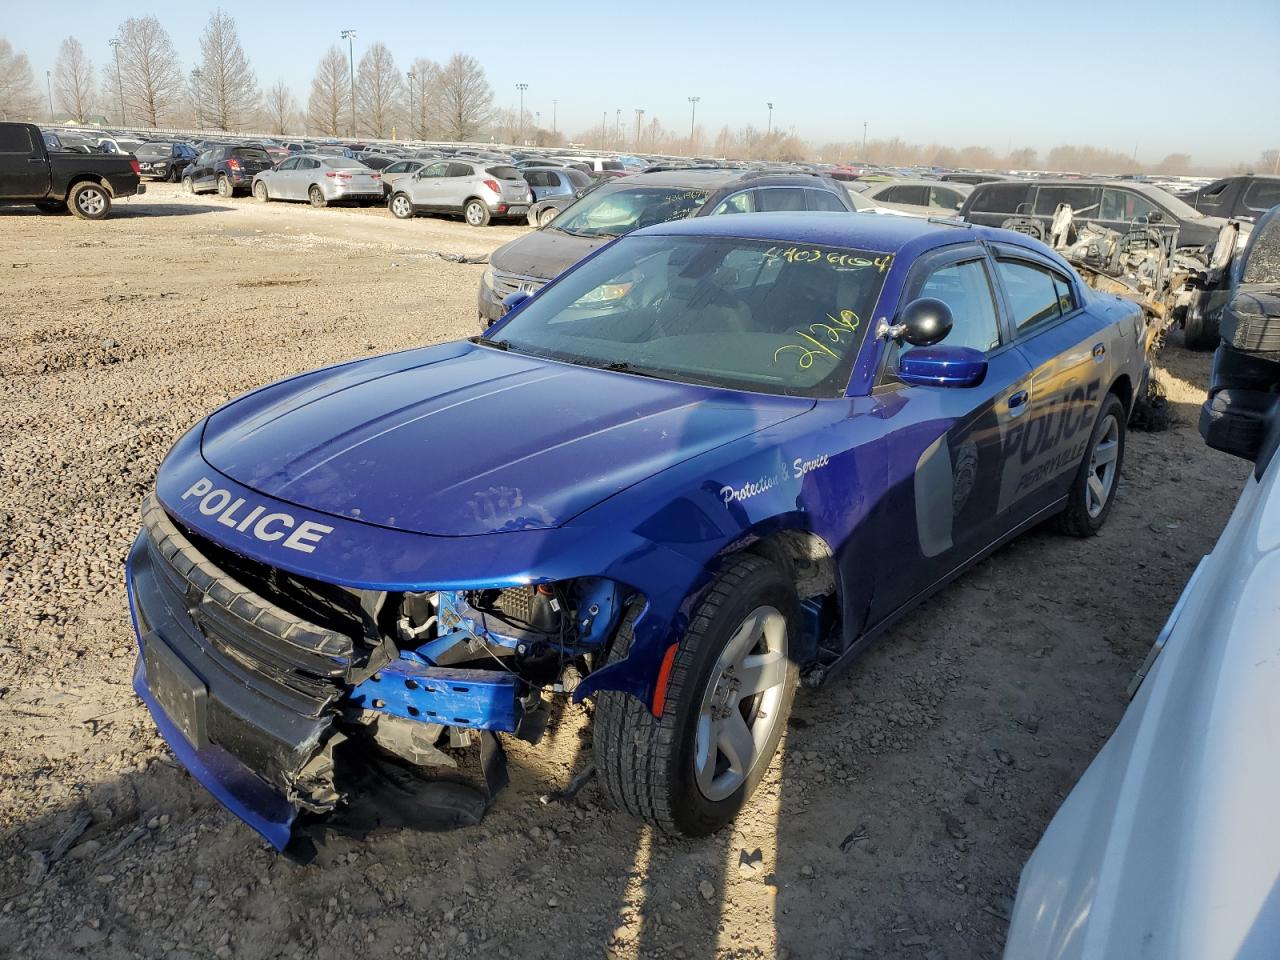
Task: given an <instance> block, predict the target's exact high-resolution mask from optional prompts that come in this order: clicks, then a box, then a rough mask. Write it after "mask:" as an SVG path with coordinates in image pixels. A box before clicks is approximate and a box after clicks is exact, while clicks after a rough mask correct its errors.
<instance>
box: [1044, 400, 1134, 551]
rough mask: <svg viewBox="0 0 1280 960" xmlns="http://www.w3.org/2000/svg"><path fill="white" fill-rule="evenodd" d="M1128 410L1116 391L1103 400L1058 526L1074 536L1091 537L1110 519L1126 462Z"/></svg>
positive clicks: (1060, 529) (1062, 530)
mask: <svg viewBox="0 0 1280 960" xmlns="http://www.w3.org/2000/svg"><path fill="white" fill-rule="evenodd" d="M1124 439H1125V410H1124V404H1123V403H1121V402H1120V398H1119V397H1117V396H1116V395H1115V394H1114V393H1108V394H1107V396H1106V399H1105V400H1103V401H1102V409H1101V410H1100V411H1099V412H1098V419H1097V422H1096V423H1094V425H1093V433H1092V434H1091V435H1090V436H1089V446H1088V447H1086V448H1085V453H1084V459H1083V460H1082V461H1081V462H1080V469H1079V470H1077V471H1076V478H1075V480H1073V481H1072V483H1071V492H1070V493H1069V494H1067V506H1066V509H1065V510H1063V511H1062V513H1060V514H1058V517H1057V527H1058V530H1059V531H1060V532H1061V533H1066V534H1070V535H1071V536H1073V537H1092V536H1093V535H1094V534H1096V533H1097V532H1098V531H1099V530H1101V529H1102V525H1103V524H1104V523H1106V522H1107V516H1108V515H1109V514H1110V513H1111V507H1112V504H1114V503H1115V500H1116V489H1117V488H1118V487H1119V486H1120V470H1121V467H1122V466H1123V465H1124Z"/></svg>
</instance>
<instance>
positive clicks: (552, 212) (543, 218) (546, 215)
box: [538, 207, 560, 227]
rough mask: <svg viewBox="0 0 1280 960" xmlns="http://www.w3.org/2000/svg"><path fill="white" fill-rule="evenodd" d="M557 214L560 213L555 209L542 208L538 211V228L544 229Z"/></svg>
mask: <svg viewBox="0 0 1280 960" xmlns="http://www.w3.org/2000/svg"><path fill="white" fill-rule="evenodd" d="M559 213H560V211H559V210H557V209H556V208H555V207H543V208H542V209H541V210H539V211H538V226H539V227H545V226H546V225H547V224H548V223H550V222H551V221H552V220H554V219H555V218H556V217H557V216H558V215H559Z"/></svg>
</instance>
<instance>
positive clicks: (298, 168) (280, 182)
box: [253, 156, 382, 207]
mask: <svg viewBox="0 0 1280 960" xmlns="http://www.w3.org/2000/svg"><path fill="white" fill-rule="evenodd" d="M253 195H254V196H255V197H257V198H258V199H259V200H261V201H262V202H263V203H265V202H266V201H268V200H308V201H310V203H311V205H312V206H313V207H323V206H327V205H328V204H330V203H333V202H334V201H336V200H356V201H367V200H381V199H382V176H381V175H380V174H379V173H378V172H377V171H376V170H370V169H369V168H368V167H366V166H365V165H364V164H363V163H361V162H360V161H359V160H352V159H350V158H348V157H314V156H299V157H290V158H289V159H288V160H282V161H281V162H280V163H279V164H278V165H276V166H275V167H273V168H272V169H270V170H263V171H262V172H261V173H259V174H258V175H257V176H255V177H254V178H253Z"/></svg>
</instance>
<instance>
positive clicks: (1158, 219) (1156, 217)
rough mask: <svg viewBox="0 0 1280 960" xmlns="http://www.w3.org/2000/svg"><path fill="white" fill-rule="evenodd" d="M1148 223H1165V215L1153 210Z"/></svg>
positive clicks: (1148, 217)
mask: <svg viewBox="0 0 1280 960" xmlns="http://www.w3.org/2000/svg"><path fill="white" fill-rule="evenodd" d="M1147 223H1164V214H1163V213H1161V212H1160V211H1159V210H1152V211H1151V212H1150V213H1148V214H1147Z"/></svg>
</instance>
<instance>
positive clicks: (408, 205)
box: [387, 193, 413, 220]
mask: <svg viewBox="0 0 1280 960" xmlns="http://www.w3.org/2000/svg"><path fill="white" fill-rule="evenodd" d="M387 206H388V207H389V208H390V210H391V215H392V216H393V217H395V218H396V219H397V220H412V219H413V202H412V201H411V200H410V199H409V198H408V197H407V196H406V195H405V194H403V193H393V194H392V195H391V200H390V202H389V203H388V204H387Z"/></svg>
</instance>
